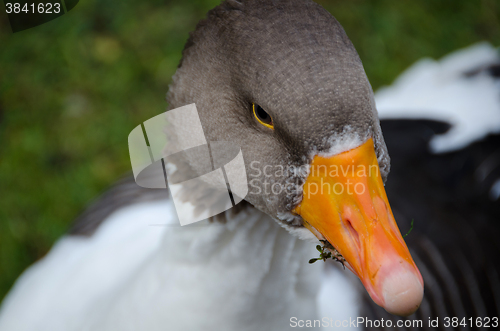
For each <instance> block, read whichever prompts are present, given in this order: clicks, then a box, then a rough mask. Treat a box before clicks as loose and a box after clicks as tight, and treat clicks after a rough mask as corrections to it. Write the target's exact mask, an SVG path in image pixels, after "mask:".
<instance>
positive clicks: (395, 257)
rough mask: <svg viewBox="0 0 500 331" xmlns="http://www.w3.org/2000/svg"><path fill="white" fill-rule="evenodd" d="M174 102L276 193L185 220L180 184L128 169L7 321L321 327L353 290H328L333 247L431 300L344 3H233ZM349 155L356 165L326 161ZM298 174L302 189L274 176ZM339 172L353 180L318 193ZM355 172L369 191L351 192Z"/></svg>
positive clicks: (202, 44)
mask: <svg viewBox="0 0 500 331" xmlns="http://www.w3.org/2000/svg"><path fill="white" fill-rule="evenodd" d="M167 99H168V100H167V101H168V104H169V109H170V111H173V110H176V109H179V107H183V106H186V105H189V104H195V105H196V107H197V110H198V114H199V119H200V122H201V124H202V126H203V129H204V131H205V136H206V138H207V140H208V141H210V142H212V141H221V140H223V141H230V142H232V143H234V145H236V146H238V147H239V148H241V151H242V155H243V157H244V164H245V169H246V171H247V177H249V178H250V177H252V178H256V179H258V180H257V181H255V183H256V184H255V185H257V187H260V188H261V190H258V191H253V190H249V192H248V194H247V195H246V197H245V200H244V201H242V202H240V204H238V206H237V207H236V208H232V209H230V210H227V211H225V212H224V213H221V214H219V215H217V216H215V217H212V218H210V219H208V220H205V221H202V222H198V223H196V224H193V225H189V226H184V227H180V226H179V221H178V220H177V219H176V217H175V215H176V212H175V207H174V205H173V203H172V199H171V198H169V197H168V195H167V194H166V191H165V190H163V191H161V193H158V192H155V193H151V192H147V191H144V190H141V189H137V188H134V189H133V190H132V191H127V190H125V188H126V187H130V186H131V185H132V186H133V185H135V184H134V183H133V182H132V181H131V180H125V181H124V182H122V183H121V184H119V185H118V186H117V187H116V188H115V189H113V190H112V191H111V192H110V193H108V194H107V195H106V196H104V197H103V198H102V199H101V200H100V201H99V202H98V203H97V204H96V205H95V207H93V208H91V209H90V210H89V211H88V212H87V213H86V214H84V215H83V216H82V217H81V218H80V219H79V220H77V222H76V223H75V226H74V227H73V230H72V231H71V232H70V233H69V234H68V235H67V236H65V237H63V238H62V239H60V241H59V242H58V243H57V244H56V245H55V246H54V247H53V248H52V250H51V251H50V252H49V254H48V255H47V256H46V257H45V258H43V259H42V260H41V261H39V262H37V263H36V264H35V265H33V266H32V267H30V268H29V269H28V270H27V271H26V272H25V273H24V274H23V275H22V276H21V277H20V278H19V280H18V281H17V282H16V284H15V285H14V287H13V289H12V290H11V292H10V293H9V294H8V296H7V297H6V299H5V300H4V302H3V303H2V307H1V311H0V329H1V330H16V331H21V330H51V331H57V330H65V331H67V330H164V329H168V330H200V329H202V328H203V329H204V330H262V329H264V330H266V329H267V330H287V329H290V328H293V327H294V325H293V322H296V323H297V326H302V325H301V324H300V323H301V321H302V322H304V321H309V322H313V323H314V324H311V325H309V324H308V323H305V324H304V326H305V327H309V326H310V327H316V326H317V325H316V322H317V320H318V316H319V313H318V309H319V308H322V307H326V306H328V307H332V306H333V303H332V301H336V300H337V301H336V304H337V307H342V306H343V304H344V303H345V302H346V301H345V297H343V296H339V293H342V291H343V290H344V288H343V287H347V286H349V285H347V284H349V281H347V280H346V279H343V280H340V279H339V280H338V281H337V282H335V283H333V284H331V283H330V285H331V286H330V287H329V289H330V291H329V292H328V293H326V294H325V293H324V292H321V286H320V285H321V281H322V276H323V271H324V266H323V265H321V264H319V263H313V264H309V263H307V262H308V260H309V259H310V258H311V257H314V256H317V254H318V252H317V251H316V248H315V246H316V245H317V244H320V243H323V244H324V245H325V247H327V249H328V250H330V253H331V254H333V256H334V257H336V258H337V259H338V260H340V261H341V262H342V265H343V266H344V267H346V269H350V270H351V271H352V272H353V273H354V274H355V275H356V276H358V277H359V279H360V280H361V283H362V285H363V286H364V287H365V288H366V290H367V292H368V293H369V295H370V297H371V298H372V300H373V301H374V302H375V303H376V304H378V305H380V306H382V307H383V308H384V309H385V310H387V311H388V312H390V313H392V314H397V315H409V314H411V313H413V312H414V311H415V310H416V309H417V308H418V307H419V305H420V302H421V300H422V297H423V280H422V277H421V275H420V272H419V270H418V268H417V267H416V265H415V262H414V261H413V259H412V257H411V255H410V252H409V250H408V248H407V246H406V244H405V242H404V240H403V238H402V235H401V233H400V231H399V229H398V227H397V224H396V222H395V220H394V217H393V215H392V212H391V209H390V205H389V202H388V200H387V197H386V194H385V191H384V182H385V181H386V179H387V176H388V174H389V170H390V159H389V155H388V151H387V148H386V145H385V142H384V138H383V136H382V131H381V128H380V124H379V120H378V117H377V110H376V108H375V102H374V98H373V92H372V89H371V86H370V84H369V81H368V79H367V77H366V74H365V72H364V69H363V66H362V64H361V61H360V59H359V57H358V55H357V53H356V51H355V49H354V47H353V45H352V43H351V42H350V41H349V39H348V37H347V36H346V34H345V32H344V30H343V29H342V27H341V26H340V24H339V23H338V22H337V21H336V20H335V18H333V16H331V14H329V13H328V12H327V11H326V10H324V9H323V8H322V7H321V6H319V5H318V4H316V3H314V2H312V1H310V0H287V1H280V0H273V1H271V0H259V1H244V0H241V1H236V0H227V1H224V2H223V3H222V4H221V5H219V6H218V7H216V8H214V9H213V10H211V11H210V12H209V13H208V15H207V18H206V19H205V20H203V21H202V22H200V23H199V24H198V26H197V28H196V30H195V31H194V32H193V33H192V34H191V36H190V38H189V40H188V42H187V43H186V46H185V49H184V51H183V58H182V60H181V63H180V64H179V67H178V69H177V72H176V74H175V75H174V77H173V81H172V84H171V86H170V89H169V92H168V95H167ZM174 133H175V132H174ZM174 139H175V134H174ZM188 161H189V160H188ZM252 162H253V164H252ZM256 164H257V165H256ZM266 166H271V167H280V166H281V167H284V168H287V169H290V168H292V167H293V168H294V169H306V171H305V172H302V171H297V172H294V171H289V172H285V175H277V174H276V173H274V172H272V173H269V172H266V170H265V169H264V167H266ZM334 166H340V167H344V168H347V169H349V168H348V167H351V169H356V171H355V172H354V171H353V172H352V173H351V172H350V170H349V171H348V172H346V173H344V174H343V173H342V171H340V172H339V173H335V174H333V175H332V174H331V173H329V172H325V171H323V172H322V171H314V170H315V167H317V168H318V169H321V167H325V168H326V169H330V168H331V167H334ZM255 167H257V170H260V171H259V172H258V175H256V174H255V173H252V172H251V170H254V169H255ZM194 168H195V164H194V163H193V162H187V164H185V165H184V166H182V167H177V168H176V169H174V170H173V172H174V175H175V173H177V172H183V171H184V172H190V171H195V169H194ZM358 170H359V171H358ZM362 170H365V172H363V171H362ZM371 170H373V171H371ZM367 173H368V174H367ZM288 182H293V183H297V187H298V188H300V189H299V190H296V191H294V192H292V193H291V194H288V193H286V192H284V191H283V192H280V193H279V194H275V193H274V192H272V191H266V190H265V189H264V187H262V186H259V185H264V183H273V184H274V183H277V184H279V185H281V186H285V185H286V183H288ZM324 183H326V185H327V186H328V185H329V186H334V185H336V184H339V185H340V187H345V186H347V188H346V189H345V192H344V191H343V192H341V193H340V194H335V193H334V192H333V191H330V190H328V191H326V190H325V191H321V192H317V191H314V190H313V187H314V184H316V185H317V184H321V185H323V184H324ZM349 183H353V185H355V184H360V186H358V188H359V190H358V191H356V186H354V191H353V192H354V193H348V192H347V191H348V189H349V187H348V185H349ZM122 192H124V193H122ZM190 193H193V194H197V192H195V191H190ZM189 198H192V197H189V194H188V197H187V198H186V199H189ZM319 240H323V241H322V242H320V241H319ZM320 248H321V247H320ZM356 286H357V285H356ZM318 295H320V296H321V297H323V298H326V299H328V300H330V301H328V302H325V304H324V305H323V304H322V301H321V300H320V303H319V304H318V303H317V298H318ZM352 301H353V303H355V302H354V301H355V299H352ZM318 306H319V307H318ZM335 313H336V311H330V312H328V314H329V315H328V317H332V320H333V319H337V317H335V316H334V314H335ZM337 313H339V314H344V315H339V316H340V317H338V318H343V319H345V318H346V317H351V318H352V317H353V316H357V315H356V311H355V309H352V310H351V311H347V312H342V311H338V312H337Z"/></svg>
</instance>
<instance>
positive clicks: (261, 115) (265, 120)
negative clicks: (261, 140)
mask: <svg viewBox="0 0 500 331" xmlns="http://www.w3.org/2000/svg"><path fill="white" fill-rule="evenodd" d="M252 110H253V116H255V118H256V119H257V121H258V122H259V123H260V124H262V125H264V126H265V127H266V128H269V129H271V130H274V123H273V118H272V117H271V115H269V114H268V113H267V112H266V111H265V110H264V109H262V107H261V106H259V105H256V104H255V103H252Z"/></svg>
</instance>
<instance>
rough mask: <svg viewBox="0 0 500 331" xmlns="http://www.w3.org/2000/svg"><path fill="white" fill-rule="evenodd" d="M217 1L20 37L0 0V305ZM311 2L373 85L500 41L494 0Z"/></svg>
mask: <svg viewBox="0 0 500 331" xmlns="http://www.w3.org/2000/svg"><path fill="white" fill-rule="evenodd" d="M218 2H219V1H218V0H196V1H189V2H188V1H185V0H182V1H181V0H171V1H149V2H147V1H142V2H141V1H130V0H113V1H112V0H99V1H96V0H85V1H83V0H82V1H80V3H79V4H78V5H77V6H76V7H75V9H73V10H72V11H70V12H69V13H68V14H66V15H64V16H62V17H60V18H58V19H56V20H54V21H51V22H49V23H47V24H44V25H42V26H39V27H36V28H33V29H29V30H25V31H22V32H19V33H16V34H12V33H11V32H10V28H9V26H8V21H7V18H6V15H5V14H3V7H2V6H3V4H2V5H0V10H1V11H2V13H1V14H0V142H1V144H0V300H1V299H2V298H3V296H4V295H5V294H6V293H7V291H8V289H9V288H10V286H11V285H12V284H13V282H14V280H15V279H16V278H17V277H18V276H19V274H20V273H21V272H22V271H23V270H24V269H25V268H26V267H27V266H29V265H30V264H31V263H33V262H34V261H36V260H38V259H39V258H41V257H42V256H43V255H44V254H45V253H46V252H47V251H48V250H49V249H50V247H51V246H52V244H53V243H54V242H55V241H56V240H57V238H59V237H60V236H61V235H62V234H64V232H65V231H66V230H67V228H68V226H69V224H70V223H71V221H72V220H73V219H74V218H75V217H76V216H77V215H78V214H79V213H80V212H81V211H82V210H83V209H84V208H85V206H86V205H87V204H88V203H89V202H90V201H91V200H92V199H94V198H96V197H97V196H98V195H99V193H100V192H102V191H103V190H104V189H106V187H108V186H109V185H110V184H112V183H113V182H114V181H115V180H117V179H118V178H120V177H121V176H123V175H124V174H125V173H127V172H128V171H129V170H130V163H129V156H128V147H127V136H128V134H129V132H130V131H131V130H132V129H133V128H134V127H135V126H137V125H138V124H139V123H141V122H142V121H144V120H146V119H149V118H150V117H152V116H154V115H157V114H159V113H161V112H163V111H164V110H165V107H166V103H165V101H164V98H165V93H166V91H167V88H168V84H169V82H170V77H171V76H172V74H173V73H174V72H175V69H176V66H177V63H178V61H179V59H180V55H181V51H182V48H183V45H184V42H185V40H186V39H187V37H188V32H189V31H190V30H192V29H193V28H194V27H195V25H196V22H197V21H198V20H199V19H201V18H202V17H203V16H204V15H205V13H206V11H207V10H209V9H210V8H212V7H214V6H215V5H217V4H218ZM319 2H320V3H321V4H322V5H323V6H325V7H326V8H327V9H328V10H329V11H330V12H332V13H333V14H334V16H336V17H337V19H338V20H339V21H340V23H341V24H342V25H343V26H344V28H345V30H346V32H347V34H348V36H349V37H350V38H351V40H352V41H353V43H354V45H355V47H356V49H357V50H358V52H359V54H360V56H361V59H362V60H363V63H364V66H365V69H366V72H367V74H368V77H369V78H370V81H371V83H372V86H373V87H374V88H375V89H376V88H377V87H380V86H381V85H384V84H389V83H390V82H391V81H392V80H393V79H394V78H395V77H396V76H397V75H398V74H399V73H400V72H401V71H402V70H404V69H405V68H406V67H408V66H409V65H410V64H411V63H413V62H414V61H416V60H418V59H419V58H421V57H423V56H430V57H434V58H438V57H441V56H443V55H445V54H447V53H449V52H450V51H453V50H455V49H457V48H461V47H465V46H468V45H470V44H472V43H475V42H477V41H481V40H488V41H490V42H492V43H493V44H494V45H497V46H498V45H500V21H499V17H500V3H499V2H498V1H497V0H482V1H475V0H474V1H471V0H447V1H441V0H439V1H438V0H425V1H389V0H381V1H361V0H343V1H340V0H337V1H326V0H321V1H319Z"/></svg>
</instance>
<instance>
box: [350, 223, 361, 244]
mask: <svg viewBox="0 0 500 331" xmlns="http://www.w3.org/2000/svg"><path fill="white" fill-rule="evenodd" d="M346 226H347V229H348V230H349V233H350V234H351V237H352V239H353V241H354V242H355V243H356V246H357V247H358V249H360V248H361V244H360V241H359V234H358V231H356V229H354V227H353V226H352V224H351V221H349V220H346Z"/></svg>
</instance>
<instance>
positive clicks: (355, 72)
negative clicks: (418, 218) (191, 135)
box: [167, 0, 389, 225]
mask: <svg viewBox="0 0 500 331" xmlns="http://www.w3.org/2000/svg"><path fill="white" fill-rule="evenodd" d="M167 101H168V102H169V108H170V109H173V108H177V107H180V106H183V105H187V104H191V103H195V104H196V106H197V108H198V112H199V115H200V119H201V123H202V126H203V128H204V131H205V135H206V138H207V140H208V141H221V140H222V141H231V142H233V143H234V144H235V145H238V146H240V147H241V149H242V152H243V157H244V159H245V165H246V168H247V176H248V180H249V182H250V189H249V194H248V195H247V197H246V200H247V201H248V202H249V203H251V204H252V205H253V206H255V207H256V208H258V209H260V210H261V211H263V212H265V213H267V214H269V215H271V216H273V217H275V218H277V217H278V215H279V214H280V213H281V214H283V213H287V212H289V211H290V210H291V209H292V208H293V207H294V206H295V205H297V204H298V203H299V202H300V200H301V193H300V192H293V193H289V192H287V190H283V189H282V190H281V191H280V192H278V193H276V191H277V190H275V191H274V192H273V191H272V190H271V189H270V186H269V185H274V187H279V186H280V185H281V187H285V186H286V184H287V183H295V184H296V185H298V186H299V187H300V185H301V184H302V183H303V182H304V180H305V176H306V175H307V172H306V173H304V172H300V171H299V172H296V171H287V170H286V169H290V167H293V168H294V169H298V168H300V167H303V166H307V164H308V163H309V162H310V161H311V159H312V157H313V156H314V155H315V154H317V153H325V152H328V151H329V150H332V149H333V150H335V148H336V147H340V148H341V147H342V146H337V145H339V144H341V143H343V142H345V141H346V140H349V139H358V140H361V141H364V140H366V139H367V138H368V137H370V136H371V137H373V139H374V141H375V148H376V153H377V156H378V160H379V164H380V167H381V172H382V175H383V177H384V180H385V178H386V177H387V174H388V172H389V156H388V153H387V148H386V146H385V143H384V140H383V137H382V133H381V130H380V125H379V120H378V117H377V112H376V108H375V103H374V100H373V92H372V89H371V86H370V83H369V82H368V79H367V77H366V74H365V72H364V69H363V66H362V64H361V61H360V59H359V56H358V54H357V53H356V50H355V48H354V46H353V45H352V43H351V42H350V40H349V38H348V37H347V35H346V34H345V32H344V30H343V28H342V27H341V25H340V24H339V22H338V21H337V20H336V19H335V18H334V17H333V16H332V15H331V14H330V13H328V12H327V11H326V10H325V9H323V8H322V7H321V6H320V5H318V4H316V3H315V2H313V1H310V0H286V1H280V0H274V1H271V0H248V1H245V0H241V1H234V0H233V1H225V2H223V3H222V4H221V5H219V6H218V7H216V8H214V9H213V10H211V11H210V12H209V13H208V15H207V18H206V19H205V20H203V21H201V22H200V23H199V24H198V26H197V28H196V30H195V31H194V32H192V33H191V36H190V38H189V41H188V42H187V44H186V47H185V49H184V51H183V58H182V61H181V63H180V65H179V68H178V70H177V72H176V74H175V75H174V77H173V81H172V84H171V86H170V89H169V92H168V94H167ZM252 103H256V104H258V105H260V106H261V107H262V108H263V109H265V111H266V112H268V113H269V114H270V115H271V116H272V118H273V122H274V130H271V129H269V128H266V127H264V126H262V125H260V124H259V123H258V122H257V121H256V120H255V118H254V116H253V113H252V110H251V105H252ZM170 135H171V136H170V137H169V139H175V132H173V133H170ZM266 166H267V167H268V168H267V169H279V168H280V167H284V168H285V172H284V174H285V175H283V172H280V173H279V175H278V174H275V172H271V173H270V172H269V171H268V172H267V174H268V175H269V176H266V174H265V172H264V167H266ZM189 169H190V167H189V166H185V167H182V170H181V171H189ZM276 172H278V171H276ZM264 186H267V188H266V187H264ZM187 196H189V194H187ZM299 223H300V222H299ZM294 225H300V224H294Z"/></svg>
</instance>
